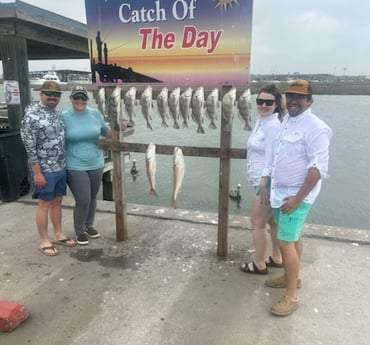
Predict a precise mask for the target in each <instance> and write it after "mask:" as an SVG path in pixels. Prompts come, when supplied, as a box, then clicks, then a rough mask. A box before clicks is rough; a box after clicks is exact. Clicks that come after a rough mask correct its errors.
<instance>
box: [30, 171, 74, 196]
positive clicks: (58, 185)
mask: <svg viewBox="0 0 370 345" xmlns="http://www.w3.org/2000/svg"><path fill="white" fill-rule="evenodd" d="M43 175H44V176H45V180H46V186H45V187H43V188H38V187H36V186H34V189H33V194H32V198H33V199H41V200H44V201H51V200H53V199H55V198H56V197H57V196H63V195H66V192H67V172H66V170H65V169H64V170H60V171H57V172H44V173H43Z"/></svg>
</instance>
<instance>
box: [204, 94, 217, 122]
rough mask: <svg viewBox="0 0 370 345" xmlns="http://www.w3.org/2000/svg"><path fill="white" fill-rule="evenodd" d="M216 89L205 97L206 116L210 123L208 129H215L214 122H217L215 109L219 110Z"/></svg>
mask: <svg viewBox="0 0 370 345" xmlns="http://www.w3.org/2000/svg"><path fill="white" fill-rule="evenodd" d="M218 93H219V92H218V89H213V90H212V91H211V92H210V93H209V95H208V96H207V100H206V109H207V115H208V118H209V120H210V121H211V122H210V124H209V128H211V129H216V128H217V126H216V120H217V108H219V103H218Z"/></svg>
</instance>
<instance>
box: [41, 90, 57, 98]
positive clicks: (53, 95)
mask: <svg viewBox="0 0 370 345" xmlns="http://www.w3.org/2000/svg"><path fill="white" fill-rule="evenodd" d="M43 94H44V95H46V96H48V97H58V98H59V97H60V96H61V93H60V92H54V91H43Z"/></svg>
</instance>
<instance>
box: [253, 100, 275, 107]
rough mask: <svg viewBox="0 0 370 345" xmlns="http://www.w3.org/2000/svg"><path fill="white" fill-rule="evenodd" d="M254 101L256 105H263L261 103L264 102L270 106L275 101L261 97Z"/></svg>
mask: <svg viewBox="0 0 370 345" xmlns="http://www.w3.org/2000/svg"><path fill="white" fill-rule="evenodd" d="M256 102H257V105H263V103H265V104H266V105H267V106H268V107H271V106H272V105H273V104H274V103H275V101H274V100H273V99H262V98H257V99H256Z"/></svg>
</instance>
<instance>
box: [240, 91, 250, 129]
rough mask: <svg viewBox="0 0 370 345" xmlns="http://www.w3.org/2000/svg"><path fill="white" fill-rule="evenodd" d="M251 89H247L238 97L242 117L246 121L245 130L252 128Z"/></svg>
mask: <svg viewBox="0 0 370 345" xmlns="http://www.w3.org/2000/svg"><path fill="white" fill-rule="evenodd" d="M251 109H252V102H251V90H250V89H247V90H245V91H244V92H243V93H242V94H241V95H240V97H239V99H238V110H239V116H240V118H241V119H242V120H243V121H244V122H245V126H244V130H245V131H247V130H248V131H250V130H252V126H251V123H252V118H251Z"/></svg>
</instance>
